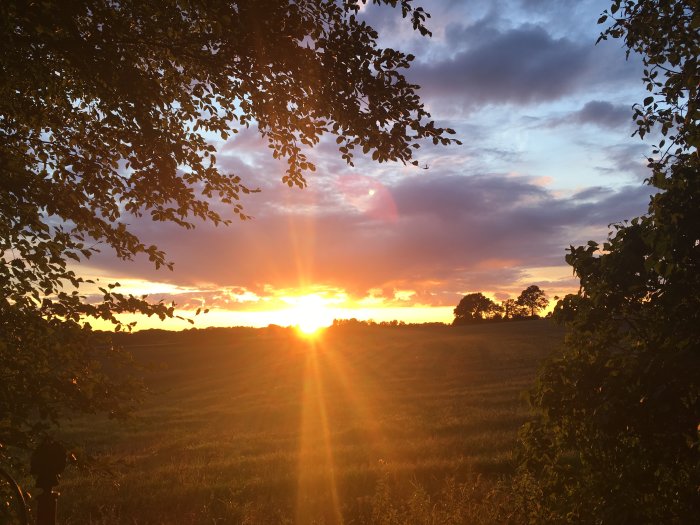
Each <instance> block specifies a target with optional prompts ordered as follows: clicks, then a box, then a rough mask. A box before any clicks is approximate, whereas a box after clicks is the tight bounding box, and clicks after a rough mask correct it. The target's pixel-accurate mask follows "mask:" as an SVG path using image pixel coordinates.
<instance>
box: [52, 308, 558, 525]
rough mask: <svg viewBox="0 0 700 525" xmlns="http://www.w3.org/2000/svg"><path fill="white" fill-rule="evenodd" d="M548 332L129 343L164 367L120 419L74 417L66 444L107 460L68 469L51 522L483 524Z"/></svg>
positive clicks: (144, 337)
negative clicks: (140, 401) (103, 470)
mask: <svg viewBox="0 0 700 525" xmlns="http://www.w3.org/2000/svg"><path fill="white" fill-rule="evenodd" d="M560 338H561V333H560V332H559V331H558V330H556V329H554V328H553V327H551V326H550V325H549V324H548V323H547V322H544V321H542V322H522V323H509V324H502V325H495V324H494V325H490V326H483V327H465V328H451V327H445V328H442V329H427V328H423V329H420V328H403V329H399V328H395V329H391V328H379V327H376V328H360V329H350V330H348V329H337V328H331V329H328V330H325V331H324V332H322V335H321V337H317V338H311V339H308V338H300V337H299V336H298V335H297V334H295V333H294V332H293V331H290V330H284V329H265V330H237V331H228V332H227V331H217V330H209V331H198V332H189V333H182V334H177V335H175V334H168V333H165V334H157V335H155V336H151V337H150V339H149V336H148V334H136V335H135V336H132V337H131V339H130V340H131V341H132V342H133V344H134V345H136V346H134V351H135V352H136V353H137V355H138V356H139V357H140V358H141V359H144V360H148V361H155V362H164V363H166V364H167V367H166V368H161V369H157V370H155V371H154V372H153V374H152V376H151V378H150V381H149V383H150V385H151V387H152V388H153V390H154V392H155V393H156V395H155V396H154V397H153V398H152V399H151V400H150V401H149V402H148V404H147V405H146V406H145V407H144V408H143V410H142V411H141V412H140V413H139V414H138V415H137V417H136V418H135V419H134V420H132V421H131V422H128V423H127V424H123V423H118V422H109V421H107V422H104V423H103V424H100V425H95V424H94V422H91V421H76V422H75V426H74V429H73V430H72V431H71V432H70V433H69V434H68V435H67V438H68V439H72V440H74V441H75V442H78V441H83V442H86V443H87V446H86V448H85V450H84V451H82V452H87V453H90V454H92V455H95V456H97V457H98V458H100V459H101V461H103V462H115V464H114V467H113V469H112V471H113V473H112V474H111V475H104V474H100V473H99V472H95V473H86V472H78V471H76V470H74V469H73V470H69V471H68V472H67V473H66V476H65V478H64V480H63V481H62V483H61V487H60V490H61V493H62V497H61V501H60V505H59V512H60V520H61V521H60V522H61V523H63V524H65V525H70V524H78V523H80V524H84V523H85V524H89V523H93V524H98V523H99V524H103V525H106V524H112V523H114V524H116V523H136V524H139V525H143V524H165V523H178V524H184V525H187V524H199V523H226V524H228V523H230V524H238V523H251V524H258V523H260V524H262V523H270V524H271V523H275V524H277V523H290V524H291V523H298V524H303V523H327V524H330V523H340V522H341V521H342V522H343V523H448V522H453V523H479V522H480V521H479V520H481V518H478V519H477V517H478V516H485V515H486V514H488V512H487V511H488V509H487V508H486V507H484V505H483V504H482V505H481V506H479V504H478V501H481V500H482V499H483V497H485V494H486V493H487V492H488V491H489V490H491V488H492V487H493V486H494V484H495V482H496V480H497V479H498V477H499V476H503V475H507V474H508V473H509V472H511V471H512V468H513V462H514V444H515V440H516V436H517V429H518V427H519V425H520V424H521V423H522V422H523V421H525V419H526V417H527V414H528V412H527V408H526V406H525V405H524V403H523V401H522V398H521V393H522V392H523V391H524V390H526V389H527V388H528V387H529V385H531V383H532V381H533V379H534V377H535V372H536V369H537V366H538V363H539V361H540V360H541V359H542V358H543V357H545V356H546V355H547V353H548V352H549V350H550V349H551V348H552V347H553V346H554V345H555V344H556V343H557V342H558V341H559V340H560ZM79 452H80V451H79ZM483 501H484V502H487V503H488V501H487V500H486V499H483ZM484 513H486V514H484ZM391 516H394V518H393V521H391V520H389V517H391ZM450 516H452V517H450ZM384 517H387V519H386V520H385V519H384ZM448 518H449V519H448ZM431 520H432V521H431ZM450 520H452V521H450Z"/></svg>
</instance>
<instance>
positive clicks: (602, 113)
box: [547, 100, 632, 129]
mask: <svg viewBox="0 0 700 525" xmlns="http://www.w3.org/2000/svg"><path fill="white" fill-rule="evenodd" d="M631 122H632V108H631V106H625V105H622V104H612V103H611V102H608V101H605V100H591V101H589V102H586V104H584V106H583V107H582V108H581V109H579V110H577V111H574V112H572V113H570V114H569V115H567V116H565V117H560V118H556V119H552V120H550V121H549V122H548V123H547V125H548V126H549V127H556V126H560V125H562V124H575V125H576V124H578V125H581V124H590V125H594V126H598V127H601V128H608V129H613V128H620V127H622V126H625V125H628V126H629V125H630V124H631Z"/></svg>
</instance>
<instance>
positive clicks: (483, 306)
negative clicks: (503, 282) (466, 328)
mask: <svg viewBox="0 0 700 525" xmlns="http://www.w3.org/2000/svg"><path fill="white" fill-rule="evenodd" d="M498 311H499V308H498V305H496V303H494V302H493V301H492V300H491V299H489V298H488V297H486V296H484V295H483V294H482V293H470V294H467V295H465V296H464V297H462V300H461V301H459V304H458V305H457V307H456V308H455V309H454V314H455V319H454V321H453V322H452V324H455V325H457V324H465V323H470V322H473V321H481V320H483V319H486V318H488V317H491V316H493V315H494V314H496V313H497V312H498Z"/></svg>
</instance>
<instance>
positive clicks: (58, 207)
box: [0, 0, 453, 454]
mask: <svg viewBox="0 0 700 525" xmlns="http://www.w3.org/2000/svg"><path fill="white" fill-rule="evenodd" d="M375 3H385V4H389V5H391V6H400V9H401V13H402V15H403V16H404V17H405V18H408V19H410V22H411V24H412V25H413V28H414V29H416V30H418V31H419V32H420V33H421V34H424V35H425V34H428V33H429V32H428V30H427V29H426V27H425V26H424V21H425V19H426V17H427V14H426V13H425V12H424V11H423V9H422V8H420V7H413V5H412V3H411V0H398V1H397V0H381V1H375ZM359 7H360V5H359V3H358V2H356V1H354V0H352V1H350V0H342V1H338V2H327V1H325V0H304V1H301V2H296V1H291V0H240V1H235V2H204V1H200V0H194V1H188V2H180V1H176V0H163V1H158V2H147V1H143V2H135V1H123V2H122V1H118V2H111V1H105V0H81V1H75V0H66V1H60V2H59V1H50V0H49V1H42V2H25V1H20V0H5V1H3V2H1V3H0V31H1V34H0V36H1V38H0V49H1V52H0V70H1V71H2V79H1V80H0V85H1V86H2V96H1V97H0V135H1V136H2V139H1V140H0V169H2V176H1V177H0V363H1V364H2V368H0V445H15V446H20V447H26V446H29V444H30V443H29V442H30V440H31V439H32V437H33V436H35V435H36V434H37V433H39V432H42V431H45V430H46V429H47V428H49V427H50V426H51V425H52V424H54V423H55V422H58V421H60V420H62V419H63V418H64V417H66V415H67V414H69V413H71V412H76V411H77V412H94V411H98V412H107V413H109V414H111V415H118V414H121V413H123V411H124V410H125V409H128V408H129V407H131V406H132V405H133V402H134V398H135V397H137V396H136V395H135V389H136V385H135V384H132V383H121V382H119V381H117V380H115V379H114V377H115V376H114V375H113V374H112V373H111V372H113V371H114V370H115V369H116V367H117V366H118V365H119V366H121V365H128V356H121V357H119V359H116V358H117V357H118V356H119V353H118V352H116V351H115V350H113V348H112V345H111V344H110V342H109V341H104V340H102V339H101V338H100V337H98V336H96V334H94V333H92V332H91V331H90V329H89V327H83V320H84V319H86V317H87V316H91V317H94V318H99V319H102V320H106V321H108V322H112V323H114V325H115V326H116V329H117V330H119V329H121V328H122V324H121V322H120V320H119V317H118V314H120V313H125V312H131V313H142V314H146V315H149V316H150V315H156V316H158V317H160V318H161V319H164V318H166V317H170V316H173V315H174V308H173V305H167V304H163V303H151V302H149V301H147V299H146V298H145V297H140V296H139V297H137V296H133V295H129V294H124V293H120V292H119V286H118V284H116V283H115V284H111V285H105V286H102V287H101V288H100V298H99V300H97V301H94V300H90V301H88V300H86V298H85V297H84V295H82V292H81V290H84V287H81V286H82V285H84V284H85V283H87V282H89V281H86V280H85V279H84V278H83V277H81V276H80V275H78V274H76V273H75V271H74V270H73V269H71V267H69V265H68V263H69V262H80V261H85V260H86V259H89V258H90V257H91V255H93V254H94V253H95V252H97V251H98V247H101V248H107V249H111V250H114V253H115V254H116V256H117V257H119V258H120V259H123V260H129V259H132V258H134V257H135V256H137V255H139V254H145V255H146V256H147V257H148V259H149V260H150V261H151V263H153V264H154V265H155V267H156V268H158V267H161V266H166V267H170V266H171V263H169V262H168V261H167V259H166V257H165V254H164V253H163V252H162V251H161V250H159V249H158V248H157V247H156V246H153V245H147V244H144V243H143V242H142V241H141V240H140V239H139V238H138V237H137V236H136V235H135V234H134V232H133V231H132V230H131V228H130V226H129V224H130V223H133V218H134V217H140V216H142V215H146V216H148V217H150V218H151V219H152V220H154V221H158V222H172V223H175V224H178V225H180V226H183V227H184V228H192V227H194V225H195V223H196V222H197V221H210V222H212V223H214V224H226V223H228V222H229V221H230V220H231V218H232V217H236V216H238V217H240V218H242V219H245V218H247V217H246V215H245V213H244V211H243V208H242V206H241V204H240V203H239V200H240V197H241V196H242V194H246V193H248V192H249V191H250V190H249V189H248V188H247V187H246V185H245V183H244V181H242V180H241V179H240V177H239V176H238V175H236V174H235V173H229V172H226V171H224V170H222V169H221V167H220V165H219V164H218V163H217V158H216V148H215V146H214V145H213V144H212V143H211V140H212V139H213V138H216V139H218V140H221V141H224V140H226V139H228V138H230V137H231V136H232V135H233V134H235V133H237V132H238V131H239V130H240V129H245V128H248V127H249V126H250V125H251V124H252V125H254V126H255V127H257V129H258V131H259V132H260V134H261V135H262V137H264V138H265V139H266V140H267V143H268V146H269V148H270V150H271V155H272V156H273V157H274V158H279V159H284V160H286V166H287V169H286V173H285V175H284V177H283V178H282V180H283V182H285V183H286V184H288V185H290V186H292V185H297V186H304V185H306V180H305V173H309V172H313V171H314V170H315V167H314V165H313V164H312V163H311V162H310V161H309V160H308V158H307V157H306V154H305V152H304V149H303V148H304V147H311V146H314V145H315V144H317V143H318V142H319V140H320V138H321V136H323V135H324V134H331V135H333V136H334V137H335V142H336V144H337V147H338V150H339V154H340V156H341V157H342V158H343V159H344V160H345V161H346V162H348V163H349V164H352V161H353V160H352V159H353V154H354V152H355V151H356V150H358V149H361V150H362V152H363V153H365V154H368V155H370V156H371V157H372V159H374V160H376V161H378V162H385V161H400V162H403V163H414V164H417V162H415V161H413V159H412V153H411V152H412V151H413V147H414V146H416V141H420V140H422V139H428V140H430V141H432V142H433V143H435V144H438V143H441V144H448V143H450V142H452V139H448V138H445V135H446V134H449V133H453V131H452V130H449V129H442V128H439V127H437V126H436V125H435V123H434V122H432V121H430V120H429V117H430V115H429V114H428V113H427V112H426V111H425V109H424V107H423V105H422V104H421V102H420V100H419V98H418V96H417V94H416V87H417V86H415V85H413V84H411V83H409V82H408V81H407V80H406V79H405V77H404V76H403V74H402V70H404V69H406V68H408V67H409V65H410V63H411V61H412V60H413V59H414V57H413V56H411V55H406V54H404V53H401V52H399V51H395V50H392V49H383V48H381V47H380V46H379V45H378V43H377V39H378V34H377V33H376V32H375V31H374V29H372V28H371V27H370V26H369V25H367V24H366V23H365V22H364V21H361V20H360V19H358V17H357V14H358V10H359ZM217 201H218V202H221V203H223V204H225V205H228V207H225V206H224V207H221V206H219V205H218V203H217V204H214V203H215V202H217ZM222 209H226V210H227V211H228V212H230V216H227V214H226V213H223V214H222V213H221V212H220V210H222ZM105 361H114V362H113V363H112V364H110V365H109V366H105V363H104V362H105ZM2 450H7V447H1V446H0V451H2ZM0 454H2V452H0Z"/></svg>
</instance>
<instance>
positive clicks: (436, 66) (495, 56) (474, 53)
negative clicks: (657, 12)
mask: <svg viewBox="0 0 700 525" xmlns="http://www.w3.org/2000/svg"><path fill="white" fill-rule="evenodd" d="M482 34H483V35H484V36H483V38H482V39H481V40H480V41H479V42H478V43H477V44H476V45H474V46H472V47H470V48H469V49H468V50H466V51H462V52H460V53H458V54H457V55H456V56H454V58H451V59H448V60H445V61H443V62H438V63H433V64H419V65H416V66H415V67H414V68H413V71H412V73H411V79H412V80H415V81H416V82H417V83H418V84H420V85H421V86H422V87H423V91H422V92H424V93H425V94H426V95H428V96H431V97H432V96H455V95H457V96H460V97H461V98H462V99H463V100H464V101H465V103H466V104H467V105H469V106H474V105H477V104H487V103H516V104H525V103H529V102H542V101H548V100H556V99H558V98H561V97H562V96H564V95H566V94H569V93H571V92H572V91H574V90H575V89H576V88H577V87H578V83H579V81H580V79H581V77H582V76H583V74H584V73H585V72H586V71H587V69H588V68H589V67H590V63H591V50H592V46H588V45H583V44H580V43H577V42H573V41H571V40H568V39H566V38H553V37H551V36H550V35H549V34H548V33H547V31H545V30H544V29H543V28H541V27H538V26H531V25H525V26H521V27H518V28H514V29H510V30H508V31H503V32H501V31H497V30H495V29H494V30H492V31H490V32H484V31H482Z"/></svg>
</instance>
